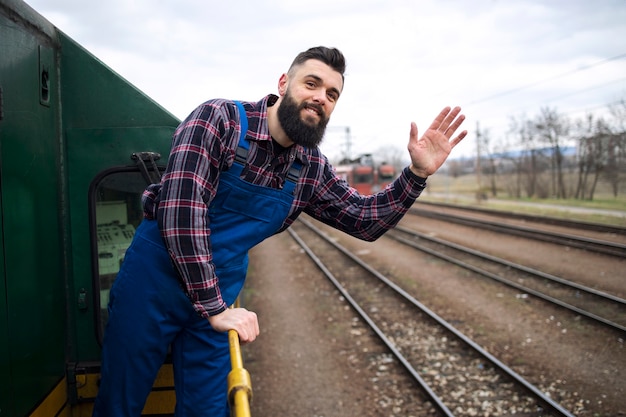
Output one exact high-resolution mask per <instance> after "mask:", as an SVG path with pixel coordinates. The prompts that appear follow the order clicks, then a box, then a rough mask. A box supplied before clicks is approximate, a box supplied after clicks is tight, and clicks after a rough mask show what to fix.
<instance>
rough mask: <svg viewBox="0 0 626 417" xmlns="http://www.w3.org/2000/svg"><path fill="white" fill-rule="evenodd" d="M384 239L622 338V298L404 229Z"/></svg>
mask: <svg viewBox="0 0 626 417" xmlns="http://www.w3.org/2000/svg"><path fill="white" fill-rule="evenodd" d="M385 236H387V237H390V238H392V239H395V240H397V241H399V242H401V243H403V244H405V245H408V246H411V247H412V248H414V249H417V250H420V251H422V252H425V253H428V254H430V255H433V256H436V257H438V258H441V259H444V260H445V261H447V262H450V263H453V264H455V265H457V266H460V267H462V268H465V269H468V270H470V271H472V272H474V273H477V274H479V275H480V276H482V277H485V278H488V279H492V280H495V281H498V282H500V283H502V284H504V285H507V286H509V287H513V288H516V289H517V290H519V291H521V292H522V293H523V294H526V295H532V296H534V297H537V298H539V299H541V300H543V301H546V302H548V303H551V304H554V305H557V306H559V307H561V308H564V309H566V310H568V311H570V312H572V313H574V314H577V315H581V316H584V317H586V318H587V319H590V320H592V321H594V322H596V323H599V324H601V325H603V326H606V327H608V328H611V329H612V330H615V331H617V332H620V333H621V335H622V337H623V336H625V335H626V300H624V299H623V298H620V297H617V296H614V295H612V294H607V293H605V292H602V291H598V290H596V289H594V288H590V287H586V286H584V285H580V284H578V283H575V282H572V281H570V280H567V279H565V278H562V277H557V276H554V275H551V274H547V273H545V272H542V271H539V270H537V269H533V268H529V267H527V266H524V265H520V264H516V263H514V262H510V261H507V260H505V259H502V258H498V257H495V256H492V255H489V254H486V253H483V252H480V251H477V250H475V249H471V248H468V247H465V246H462V245H459V244H457V243H453V242H450V241H447V240H444V239H440V238H435V237H432V236H429V235H427V234H424V233H420V232H417V231H414V230H410V229H408V228H406V227H401V226H398V227H396V228H395V229H393V230H391V231H389V232H388V233H387V234H386V235H385Z"/></svg>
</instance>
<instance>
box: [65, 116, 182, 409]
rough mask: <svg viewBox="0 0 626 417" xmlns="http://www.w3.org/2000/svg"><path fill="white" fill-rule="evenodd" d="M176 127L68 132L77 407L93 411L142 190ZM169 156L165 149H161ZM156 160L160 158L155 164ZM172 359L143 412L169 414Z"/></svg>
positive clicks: (161, 164)
mask: <svg viewBox="0 0 626 417" xmlns="http://www.w3.org/2000/svg"><path fill="white" fill-rule="evenodd" d="M172 133H173V128H171V127H137V128H130V129H125V128H114V129H94V130H92V129H80V130H70V131H68V132H67V156H68V177H69V203H70V208H71V215H70V219H71V220H70V227H71V230H72V265H73V269H74V288H73V291H74V294H75V297H76V307H77V308H76V313H75V317H74V320H73V321H74V323H75V331H76V335H75V348H76V353H77V355H76V357H77V359H78V360H77V361H76V362H75V363H73V364H71V369H69V370H68V374H71V375H72V380H73V381H75V382H76V385H75V387H76V389H75V391H73V392H72V393H71V395H72V396H74V397H75V403H76V404H77V405H76V406H75V407H74V411H75V413H74V415H79V416H82V415H90V413H91V407H92V403H93V400H94V399H95V396H96V394H97V381H98V377H99V372H100V366H99V365H100V363H99V352H100V346H101V343H102V338H103V335H104V331H105V325H106V321H107V303H108V300H109V290H110V288H111V285H112V284H113V282H114V280H115V277H116V274H117V272H118V270H119V267H120V264H121V262H122V260H123V259H124V254H125V251H126V249H127V248H128V246H129V245H130V242H131V240H132V238H133V235H134V231H135V229H136V228H137V226H139V223H140V222H141V220H142V218H143V210H142V206H141V196H142V193H143V191H144V189H145V188H146V186H147V185H148V183H150V182H157V181H158V176H159V172H160V171H161V170H162V169H164V167H165V165H164V162H165V160H166V156H167V154H168V148H167V146H166V144H169V142H170V140H171V136H172ZM163 154H164V155H165V157H161V155H163ZM157 165H158V166H157ZM171 375H172V374H171V367H169V366H165V367H164V368H163V370H162V372H161V374H160V376H159V379H158V380H157V382H156V385H155V386H156V388H157V390H155V392H153V394H152V395H151V398H150V399H149V401H148V404H147V406H146V409H145V410H144V412H145V413H146V414H149V415H159V414H171V413H173V406H174V404H175V398H174V391H173V378H172V376H171Z"/></svg>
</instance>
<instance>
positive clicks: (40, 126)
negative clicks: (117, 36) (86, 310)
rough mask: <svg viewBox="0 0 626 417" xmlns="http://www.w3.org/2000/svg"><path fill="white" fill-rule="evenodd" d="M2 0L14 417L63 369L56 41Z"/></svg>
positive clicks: (5, 326)
mask: <svg viewBox="0 0 626 417" xmlns="http://www.w3.org/2000/svg"><path fill="white" fill-rule="evenodd" d="M10 4H11V5H14V6H15V9H13V10H9V9H8V8H7V3H3V4H2V8H1V9H0V19H1V20H0V48H1V49H0V57H1V58H0V87H1V88H2V120H0V149H1V153H0V170H1V173H0V181H1V186H0V192H1V209H2V210H1V211H2V245H0V246H1V248H2V260H3V275H2V287H3V292H2V295H3V303H2V304H3V307H4V309H3V313H2V316H1V317H2V318H1V319H0V326H2V328H1V329H0V333H1V334H2V341H3V342H2V343H3V347H2V350H1V351H0V354H1V355H2V357H3V362H2V363H3V371H2V391H3V396H2V404H1V405H2V411H1V413H0V415H2V416H19V415H25V414H26V413H27V412H28V410H30V409H31V408H32V407H33V406H34V405H35V404H36V403H37V402H38V401H39V400H40V399H41V398H42V396H44V395H45V394H46V393H47V392H48V391H49V390H50V389H51V388H52V387H53V386H54V385H55V384H56V383H57V382H58V381H59V379H60V378H61V377H62V376H63V374H64V369H65V366H64V364H65V343H64V341H65V324H66V323H65V282H64V275H63V257H62V255H61V254H62V249H61V244H62V239H61V236H60V230H61V228H60V225H59V220H60V217H59V213H58V212H57V206H58V202H59V200H60V196H59V193H58V190H59V188H60V187H59V182H58V181H59V175H58V172H59V166H58V161H59V141H58V139H59V135H58V131H59V124H58V111H59V107H58V89H57V88H55V86H56V85H57V84H58V76H57V75H58V74H57V71H56V69H57V68H56V67H57V65H56V61H55V49H56V48H57V47H58V45H57V44H56V43H55V40H54V36H53V31H52V30H51V26H50V25H49V24H47V22H45V21H44V20H43V19H41V18H40V17H39V18H38V17H37V16H36V14H35V13H34V12H33V11H32V10H31V9H30V8H28V7H27V6H25V5H23V4H20V3H18V2H10ZM42 71H43V73H42ZM42 75H44V76H45V78H42ZM42 86H44V87H45V88H46V93H45V100H44V102H45V103H42V100H41V97H42ZM6 358H8V362H6V361H7V359H6Z"/></svg>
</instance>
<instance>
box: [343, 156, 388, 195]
mask: <svg viewBox="0 0 626 417" xmlns="http://www.w3.org/2000/svg"><path fill="white" fill-rule="evenodd" d="M335 173H336V174H337V175H339V176H340V177H342V178H343V179H344V180H346V181H347V182H348V184H350V186H351V187H353V188H354V189H355V190H357V191H358V192H359V194H363V195H370V194H373V193H376V192H378V191H380V190H382V189H383V188H385V187H386V186H387V185H389V184H390V183H391V182H392V181H393V180H395V178H396V170H395V168H394V167H393V165H390V164H386V163H382V164H379V165H376V164H375V163H374V161H373V158H372V156H371V155H369V154H367V155H366V157H365V158H364V157H359V158H357V159H355V160H352V161H346V160H344V161H342V163H340V164H339V165H337V166H335Z"/></svg>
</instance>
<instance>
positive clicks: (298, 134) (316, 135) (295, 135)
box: [277, 90, 328, 148]
mask: <svg viewBox="0 0 626 417" xmlns="http://www.w3.org/2000/svg"><path fill="white" fill-rule="evenodd" d="M307 107H309V108H313V109H315V110H316V111H317V112H318V114H319V117H320V121H319V122H317V123H315V121H313V120H303V119H302V117H301V116H300V114H301V113H302V110H303V109H305V108H307ZM277 114H278V121H279V122H280V125H281V126H282V128H283V130H284V131H285V133H286V134H287V137H288V138H289V139H291V141H292V142H294V143H296V144H298V145H301V146H304V147H305V148H315V147H317V146H318V145H319V144H320V143H322V139H323V138H324V132H325V131H326V125H327V124H328V117H326V114H325V113H324V109H322V107H321V106H319V105H317V104H307V103H305V102H303V103H300V104H298V103H296V101H295V100H294V98H293V97H292V96H291V94H290V93H289V90H287V92H286V93H285V95H284V96H283V100H282V101H281V103H280V105H279V106H278V111H277ZM307 119H309V118H308V117H307Z"/></svg>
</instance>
